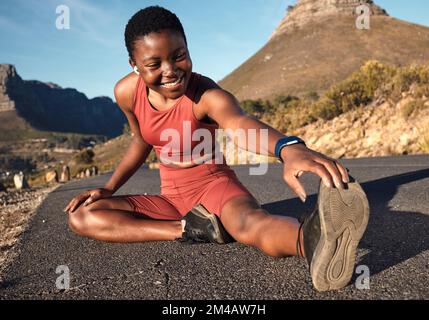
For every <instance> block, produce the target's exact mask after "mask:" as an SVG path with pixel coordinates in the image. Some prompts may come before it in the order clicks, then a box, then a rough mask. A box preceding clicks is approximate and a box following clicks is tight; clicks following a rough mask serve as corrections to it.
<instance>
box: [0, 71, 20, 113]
mask: <svg viewBox="0 0 429 320" xmlns="http://www.w3.org/2000/svg"><path fill="white" fill-rule="evenodd" d="M20 83H22V79H21V78H20V76H19V75H18V74H17V72H16V69H15V67H14V66H13V65H11V64H0V112H1V111H9V110H14V109H15V103H14V102H13V101H11V98H10V96H9V92H10V90H11V87H16V86H17V85H19V84H20Z"/></svg>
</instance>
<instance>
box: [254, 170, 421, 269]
mask: <svg viewBox="0 0 429 320" xmlns="http://www.w3.org/2000/svg"><path fill="white" fill-rule="evenodd" d="M428 177H429V169H425V170H419V171H414V172H409V173H404V174H400V175H396V176H392V177H386V178H382V179H378V180H374V181H370V182H366V183H363V184H362V187H363V189H364V190H365V192H366V194H367V196H368V200H369V204H370V208H371V215H370V219H369V223H368V228H367V230H366V232H365V235H364V237H363V239H362V241H361V243H360V245H359V248H361V249H364V251H366V252H367V253H366V254H365V255H364V256H363V257H362V258H361V260H360V261H359V262H358V264H360V265H367V266H368V267H369V269H370V271H371V275H375V274H377V273H379V272H381V271H384V270H386V269H388V268H390V267H393V266H395V265H397V264H399V263H401V262H404V261H406V260H408V259H410V258H413V257H415V256H417V255H419V254H420V253H422V252H424V251H426V250H428V249H429V216H428V215H426V214H423V213H421V212H412V211H396V210H394V208H392V207H391V206H390V204H389V202H390V201H391V200H392V199H393V198H394V196H395V195H396V194H397V192H398V189H399V187H400V186H402V185H406V184H408V183H411V182H414V181H418V180H422V179H425V178H428ZM316 201H317V195H312V196H310V197H308V201H307V203H306V204H305V205H304V204H302V203H301V201H300V200H298V198H295V199H290V200H284V201H278V202H273V203H269V204H265V205H263V206H262V207H263V208H264V209H266V210H267V211H269V212H270V213H271V214H279V215H288V216H293V217H295V218H298V216H299V215H301V214H302V213H304V212H309V211H311V210H312V209H313V208H314V206H315V204H316ZM412 201H418V200H417V199H416V198H413V199H412ZM285 208H286V209H285ZM285 210H286V211H287V212H285Z"/></svg>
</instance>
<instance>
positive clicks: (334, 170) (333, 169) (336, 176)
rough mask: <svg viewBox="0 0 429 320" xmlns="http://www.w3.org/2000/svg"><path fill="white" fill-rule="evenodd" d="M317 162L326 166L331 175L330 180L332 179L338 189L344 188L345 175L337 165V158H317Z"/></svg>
mask: <svg viewBox="0 0 429 320" xmlns="http://www.w3.org/2000/svg"><path fill="white" fill-rule="evenodd" d="M314 161H315V162H317V163H319V164H321V165H322V166H324V168H325V169H326V170H327V171H328V173H329V175H330V177H329V178H330V181H332V182H333V183H334V184H335V186H336V187H337V188H338V189H344V185H343V177H342V175H341V172H340V170H339V168H338V167H337V165H336V163H335V160H331V159H326V158H316V159H314Z"/></svg>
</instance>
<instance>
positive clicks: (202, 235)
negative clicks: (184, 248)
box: [178, 204, 234, 244]
mask: <svg viewBox="0 0 429 320" xmlns="http://www.w3.org/2000/svg"><path fill="white" fill-rule="evenodd" d="M181 221H182V226H183V234H182V238H180V239H178V240H179V241H182V242H203V243H204V242H212V243H218V244H225V243H229V242H233V241H234V239H233V238H232V237H231V236H230V235H229V234H228V232H227V231H226V230H225V228H224V227H223V225H222V223H221V222H220V220H219V219H218V217H217V216H216V215H214V214H212V213H210V212H209V211H208V210H207V209H206V208H205V207H204V206H203V205H201V204H198V205H197V206H195V207H194V208H193V209H192V210H191V211H190V212H188V213H187V214H186V215H185V216H184V217H183V218H182V220H181Z"/></svg>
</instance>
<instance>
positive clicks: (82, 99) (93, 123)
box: [0, 64, 126, 138]
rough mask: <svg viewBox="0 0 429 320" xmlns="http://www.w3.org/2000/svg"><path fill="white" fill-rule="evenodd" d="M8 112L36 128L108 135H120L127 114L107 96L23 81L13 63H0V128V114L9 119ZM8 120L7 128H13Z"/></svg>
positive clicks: (0, 117)
mask: <svg viewBox="0 0 429 320" xmlns="http://www.w3.org/2000/svg"><path fill="white" fill-rule="evenodd" d="M7 112H9V113H10V112H16V114H17V117H18V118H19V119H17V121H16V122H17V123H18V122H22V121H23V120H24V121H25V122H26V123H28V124H29V125H30V126H31V127H32V128H34V129H37V130H42V131H57V132H74V133H82V134H97V135H104V136H107V137H109V138H112V137H116V136H118V135H120V134H122V132H123V126H124V124H125V123H126V117H125V116H124V115H123V113H122V112H121V110H120V109H119V108H118V106H117V105H116V104H115V103H114V102H113V101H112V100H111V99H110V98H108V97H97V98H93V99H88V98H87V97H86V96H85V95H84V94H83V93H81V92H79V91H77V90H76V89H70V88H66V89H63V88H61V87H60V86H58V85H56V84H53V83H50V82H48V83H43V82H40V81H35V80H29V81H27V80H22V79H21V77H20V76H19V75H18V73H17V72H16V69H15V67H14V66H13V65H10V64H0V129H1V128H2V125H1V119H2V117H6V116H7V119H9V120H10V117H11V116H10V114H7V115H6V114H5V113H7ZM8 122H9V123H8V128H7V129H8V130H13V127H11V121H8ZM12 123H13V121H12Z"/></svg>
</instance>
